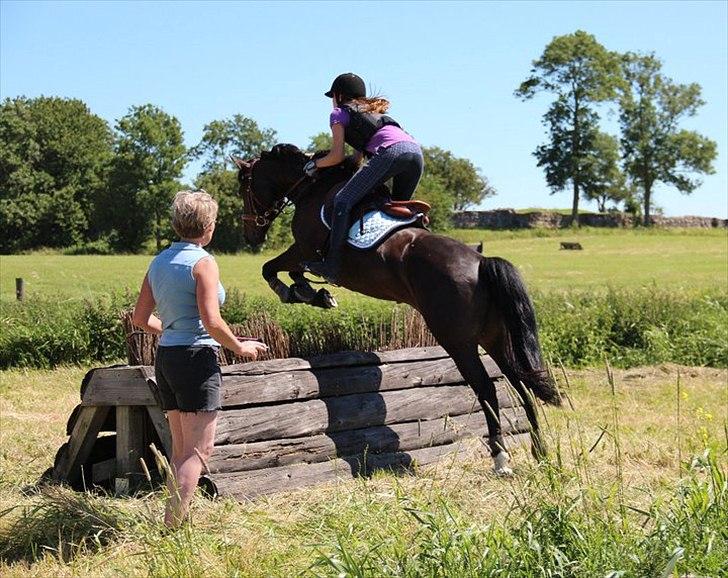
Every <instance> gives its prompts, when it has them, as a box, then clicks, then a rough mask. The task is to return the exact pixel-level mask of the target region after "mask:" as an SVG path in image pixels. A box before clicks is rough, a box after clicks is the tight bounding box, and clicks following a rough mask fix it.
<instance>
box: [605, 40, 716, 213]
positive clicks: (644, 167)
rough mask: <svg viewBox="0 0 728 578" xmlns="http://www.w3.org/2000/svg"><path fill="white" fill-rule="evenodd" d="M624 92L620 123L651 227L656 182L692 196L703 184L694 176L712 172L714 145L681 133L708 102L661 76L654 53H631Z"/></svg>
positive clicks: (694, 89) (628, 168)
mask: <svg viewBox="0 0 728 578" xmlns="http://www.w3.org/2000/svg"><path fill="white" fill-rule="evenodd" d="M622 68H623V74H624V77H625V80H626V82H625V84H624V88H623V90H622V91H621V94H620V99H619V105H620V117H619V119H620V125H621V128H622V150H623V160H624V169H625V172H626V173H627V174H628V175H629V177H630V178H631V179H632V181H633V182H634V183H635V184H637V185H638V187H639V188H640V189H641V191H642V199H643V204H644V205H643V218H644V222H645V224H648V225H649V224H650V223H651V221H650V216H651V204H652V194H653V191H654V185H655V183H658V182H662V183H665V184H667V185H672V186H674V187H676V188H677V189H678V190H679V191H680V192H681V193H685V194H690V193H692V192H693V191H694V190H695V189H696V188H697V187H698V186H700V184H701V182H700V180H699V179H697V178H694V177H693V178H691V177H690V173H703V174H710V173H712V172H713V166H712V163H713V161H714V160H715V158H716V155H717V145H716V143H715V142H714V141H712V140H710V139H708V138H706V137H704V136H702V135H700V134H698V133H697V132H695V131H688V130H684V129H680V127H679V124H680V121H681V120H682V119H684V118H686V117H691V116H694V115H695V114H696V112H697V110H698V108H699V107H701V106H702V105H703V104H705V103H704V101H703V100H702V99H701V97H700V86H699V85H698V84H694V83H693V84H676V83H674V82H673V81H672V80H671V79H669V78H667V77H666V76H664V75H663V74H662V73H661V69H662V63H661V62H660V60H659V59H657V58H656V57H655V56H654V54H636V53H631V52H630V53H627V54H625V55H624V57H623V60H622Z"/></svg>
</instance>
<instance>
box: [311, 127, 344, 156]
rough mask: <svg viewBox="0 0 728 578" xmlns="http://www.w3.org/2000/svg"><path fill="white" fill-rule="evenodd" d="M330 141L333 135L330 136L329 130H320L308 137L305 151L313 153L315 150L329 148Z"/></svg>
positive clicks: (331, 141) (326, 149)
mask: <svg viewBox="0 0 728 578" xmlns="http://www.w3.org/2000/svg"><path fill="white" fill-rule="evenodd" d="M332 143H333V137H332V136H331V133H330V132H320V133H318V134H315V135H313V136H312V137H311V138H310V140H309V143H308V146H307V147H306V152H307V153H310V154H313V153H315V152H316V151H328V150H331V144H332ZM347 146H348V145H347Z"/></svg>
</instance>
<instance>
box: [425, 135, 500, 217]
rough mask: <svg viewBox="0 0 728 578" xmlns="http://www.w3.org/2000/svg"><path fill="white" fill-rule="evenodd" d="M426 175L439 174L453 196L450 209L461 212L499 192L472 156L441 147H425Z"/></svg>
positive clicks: (434, 175)
mask: <svg viewBox="0 0 728 578" xmlns="http://www.w3.org/2000/svg"><path fill="white" fill-rule="evenodd" d="M422 153H423V155H424V157H425V174H426V175H430V176H433V177H436V178H437V179H439V180H440V182H441V183H442V184H443V186H444V187H445V190H447V191H448V193H449V195H450V198H451V199H452V206H451V208H452V209H454V210H456V211H462V210H463V209H465V208H467V207H468V206H471V205H477V204H478V203H480V202H481V201H482V200H483V199H485V198H486V197H491V196H493V195H495V194H496V192H495V188H493V187H492V186H491V184H490V183H489V182H488V179H487V178H486V177H484V176H483V175H482V174H481V173H480V170H479V169H478V168H477V167H476V166H475V165H474V164H473V163H472V161H470V160H469V159H466V158H462V157H456V156H455V155H453V154H452V153H451V152H450V151H447V150H444V149H441V148H439V147H423V149H422Z"/></svg>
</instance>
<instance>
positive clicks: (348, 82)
mask: <svg viewBox="0 0 728 578" xmlns="http://www.w3.org/2000/svg"><path fill="white" fill-rule="evenodd" d="M334 94H343V95H344V96H348V97H350V98H360V97H363V96H366V95H367V89H366V86H364V81H363V80H362V79H361V78H360V77H359V76H357V75H356V74H354V73H353V72H345V73H344V74H339V76H337V77H336V78H335V79H334V82H333V83H331V88H330V89H329V91H328V92H324V96H328V97H329V98H331V97H332V96H334Z"/></svg>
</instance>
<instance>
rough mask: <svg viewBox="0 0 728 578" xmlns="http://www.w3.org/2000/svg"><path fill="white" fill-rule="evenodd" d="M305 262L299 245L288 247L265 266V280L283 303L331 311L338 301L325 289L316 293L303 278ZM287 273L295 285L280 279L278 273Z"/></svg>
mask: <svg viewBox="0 0 728 578" xmlns="http://www.w3.org/2000/svg"><path fill="white" fill-rule="evenodd" d="M302 260H303V258H302V256H301V252H300V250H299V248H298V245H296V244H295V243H294V244H293V245H291V246H290V247H288V249H286V250H285V251H284V252H283V253H281V254H280V255H278V256H277V257H276V258H275V259H271V260H270V261H267V262H266V263H265V264H264V265H263V278H264V279H265V280H266V282H267V283H268V285H269V286H270V288H271V289H273V291H274V293H275V294H276V295H278V298H279V299H280V300H281V301H282V302H283V303H308V304H310V305H313V306H314V307H323V308H325V309H329V308H331V307H336V300H335V299H334V298H333V296H332V295H331V294H330V293H329V292H328V291H326V290H325V289H320V290H319V291H314V289H313V288H312V287H311V285H310V284H309V283H308V281H307V280H306V278H305V277H304V276H303V269H302V268H301V265H300V263H301V261H302ZM281 271H287V272H288V273H289V275H290V276H291V279H293V280H294V284H293V285H290V286H289V285H286V284H285V283H284V282H283V281H281V280H280V279H279V278H278V273H280V272H281Z"/></svg>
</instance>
